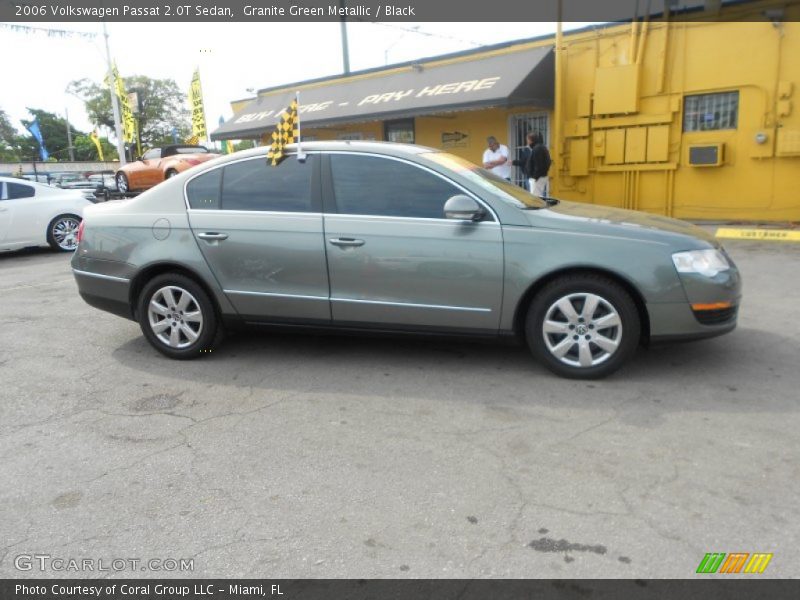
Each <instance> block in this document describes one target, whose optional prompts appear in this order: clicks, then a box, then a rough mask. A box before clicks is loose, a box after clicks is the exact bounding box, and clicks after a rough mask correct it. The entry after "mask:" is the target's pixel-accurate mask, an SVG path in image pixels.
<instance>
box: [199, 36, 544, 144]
mask: <svg viewBox="0 0 800 600" xmlns="http://www.w3.org/2000/svg"><path fill="white" fill-rule="evenodd" d="M483 54H484V55H476V57H475V58H474V60H460V61H454V62H446V61H440V62H436V63H431V64H427V63H413V64H411V65H409V66H407V67H403V68H399V69H398V68H392V69H384V70H381V71H377V72H375V73H374V74H373V75H372V76H371V77H357V76H350V77H345V78H338V79H332V80H329V81H324V82H321V83H319V84H318V85H314V86H311V87H309V88H308V89H304V90H303V91H302V94H301V97H300V122H301V126H309V125H310V126H326V125H332V124H335V123H342V122H353V121H359V120H374V119H392V118H402V117H406V116H417V115H422V114H437V113H443V112H452V111H455V110H466V109H470V108H480V107H486V106H519V105H530V106H538V107H542V108H549V107H552V105H553V73H554V55H553V48H552V46H549V45H538V46H533V47H531V46H526V47H523V48H521V49H519V50H515V51H511V52H506V53H494V54H491V53H490V54H486V53H485V52H484V53H483ZM293 98H294V89H292V88H290V87H283V88H280V89H278V90H275V91H272V92H270V93H264V94H262V95H260V96H259V97H257V98H255V99H253V100H251V101H250V102H249V103H248V104H247V105H246V106H244V107H243V108H242V109H241V110H240V111H239V112H237V113H236V114H235V115H234V116H233V117H232V118H231V119H229V120H228V121H227V122H225V123H224V124H223V125H222V126H220V127H219V128H218V129H217V130H216V131H214V132H213V133H212V134H211V138H212V139H215V140H219V139H239V138H247V137H256V136H259V135H261V134H262V133H264V132H266V131H269V130H271V129H272V128H273V127H274V126H275V123H276V122H277V116H278V115H279V114H280V113H281V111H282V110H283V109H285V108H286V107H287V106H288V105H289V103H290V102H291V100H292V99H293Z"/></svg>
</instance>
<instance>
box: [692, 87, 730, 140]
mask: <svg viewBox="0 0 800 600" xmlns="http://www.w3.org/2000/svg"><path fill="white" fill-rule="evenodd" d="M738 117H739V92H722V93H720V94H699V95H697V96H686V99H685V101H684V106H683V130H684V131H713V130H715V129H736V123H737V121H738Z"/></svg>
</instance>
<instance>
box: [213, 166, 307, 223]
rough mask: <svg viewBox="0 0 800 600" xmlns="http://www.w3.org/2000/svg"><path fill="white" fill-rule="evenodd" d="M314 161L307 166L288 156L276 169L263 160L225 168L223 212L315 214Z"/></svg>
mask: <svg viewBox="0 0 800 600" xmlns="http://www.w3.org/2000/svg"><path fill="white" fill-rule="evenodd" d="M313 160H314V158H313V155H308V156H307V157H306V160H305V161H304V162H300V161H299V160H297V158H296V157H295V156H289V157H287V158H285V159H284V160H283V161H281V162H280V163H279V164H278V166H276V167H273V166H271V165H269V164H267V161H266V159H265V158H264V157H260V158H257V159H253V160H244V161H241V162H237V163H233V164H231V165H228V166H226V167H224V169H223V175H222V209H223V210H253V211H282V212H312V208H311V165H312V161H313Z"/></svg>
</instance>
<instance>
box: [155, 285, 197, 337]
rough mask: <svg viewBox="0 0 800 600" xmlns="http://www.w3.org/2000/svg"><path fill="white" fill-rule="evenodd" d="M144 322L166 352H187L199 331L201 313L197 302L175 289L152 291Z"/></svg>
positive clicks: (190, 295) (180, 290) (173, 286)
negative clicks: (146, 322) (181, 350)
mask: <svg viewBox="0 0 800 600" xmlns="http://www.w3.org/2000/svg"><path fill="white" fill-rule="evenodd" d="M147 318H148V322H149V323H150V329H151V330H152V332H153V334H154V335H155V336H156V338H158V340H159V341H161V342H162V343H164V344H166V345H167V346H169V347H170V348H175V349H183V348H188V347H189V346H191V345H192V344H194V343H195V342H196V341H197V339H198V338H199V337H200V334H201V333H202V331H203V311H202V309H201V308H200V304H199V303H198V302H197V299H196V298H195V297H194V296H192V294H190V293H189V292H188V291H186V290H185V289H183V288H181V287H178V286H175V285H170V286H165V287H162V288H160V289H158V290H156V292H155V293H154V294H153V295H152V297H151V298H150V303H149V304H148V307H147Z"/></svg>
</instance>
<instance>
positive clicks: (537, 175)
mask: <svg viewBox="0 0 800 600" xmlns="http://www.w3.org/2000/svg"><path fill="white" fill-rule="evenodd" d="M551 163H552V161H551V159H550V152H549V151H548V150H547V146H545V145H544V138H543V137H542V134H541V133H539V132H537V133H536V134H534V145H533V148H531V154H530V156H529V157H528V168H527V171H528V173H529V174H530V185H531V193H532V194H533V195H534V196H539V197H540V198H547V197H549V195H550V177H548V175H547V173H548V171H550V164H551Z"/></svg>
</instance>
